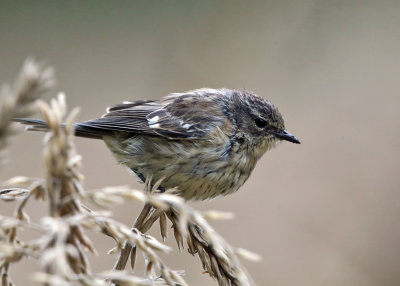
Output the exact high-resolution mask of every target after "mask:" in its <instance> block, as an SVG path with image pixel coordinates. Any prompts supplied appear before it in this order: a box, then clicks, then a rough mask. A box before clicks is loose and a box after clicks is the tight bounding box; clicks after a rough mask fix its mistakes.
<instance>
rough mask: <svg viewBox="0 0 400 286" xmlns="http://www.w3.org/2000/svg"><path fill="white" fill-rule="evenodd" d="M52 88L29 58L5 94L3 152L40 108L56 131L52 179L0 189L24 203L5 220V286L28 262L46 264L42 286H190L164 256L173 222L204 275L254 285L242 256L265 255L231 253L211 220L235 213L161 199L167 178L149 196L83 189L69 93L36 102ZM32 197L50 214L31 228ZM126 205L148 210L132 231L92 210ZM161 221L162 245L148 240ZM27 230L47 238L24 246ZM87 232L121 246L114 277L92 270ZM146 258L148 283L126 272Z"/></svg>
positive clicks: (49, 160) (1, 252) (1, 224)
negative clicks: (21, 121) (18, 121)
mask: <svg viewBox="0 0 400 286" xmlns="http://www.w3.org/2000/svg"><path fill="white" fill-rule="evenodd" d="M53 82H54V78H53V72H52V69H51V68H48V67H44V66H43V65H39V64H37V63H36V62H35V61H33V60H28V61H26V63H25V64H24V67H23V69H22V72H21V75H20V76H19V79H18V80H17V83H16V84H15V87H14V88H13V89H11V88H3V97H2V104H1V107H0V108H1V113H0V148H1V149H2V150H3V151H4V149H5V147H6V146H7V142H8V141H9V138H10V136H11V135H13V134H14V133H15V130H17V129H16V128H15V127H14V126H13V125H12V124H11V123H10V120H11V119H12V118H14V117H24V116H29V115H31V114H32V113H33V112H35V110H36V109H37V107H38V108H39V109H40V111H41V112H42V114H43V116H44V118H45V120H46V122H47V123H48V126H49V130H50V132H49V133H48V134H47V135H46V137H45V138H46V140H45V147H44V160H45V164H46V170H47V176H46V178H45V179H44V180H41V179H30V178H26V177H15V178H12V179H10V180H8V181H7V182H5V183H4V185H5V186H6V187H5V188H4V189H3V190H0V199H1V200H3V201H18V204H17V207H16V212H15V217H7V216H0V271H1V275H2V285H3V286H8V285H13V283H12V281H11V279H10V277H9V275H8V274H9V269H10V267H11V265H12V264H13V263H18V262H19V261H20V260H21V259H24V258H25V257H33V258H36V259H38V260H39V262H40V264H41V269H42V271H41V272H40V273H36V274H35V275H34V280H35V281H36V282H38V283H41V284H43V285H170V286H172V285H188V284H187V283H186V282H185V280H184V279H183V273H182V272H181V271H174V270H171V269H170V268H169V267H168V266H167V265H166V264H165V263H164V262H163V261H162V259H161V258H160V256H159V254H158V253H159V252H165V253H171V251H172V249H171V248H170V247H168V246H167V245H165V244H164V242H165V240H166V238H167V233H168V231H167V229H168V221H169V222H170V224H171V225H172V228H173V232H174V236H175V240H176V242H177V244H178V248H179V250H180V251H182V250H183V249H184V248H185V247H184V241H186V245H187V248H188V252H189V253H190V254H192V255H195V254H197V255H198V257H199V258H200V260H201V262H202V265H203V268H204V270H205V272H206V273H208V274H209V275H210V276H211V277H213V278H215V279H216V280H217V281H218V284H219V285H254V282H253V281H252V280H251V278H250V277H249V275H248V274H247V272H246V270H245V269H244V267H243V266H242V265H241V263H240V261H239V259H238V257H239V256H240V257H242V258H246V259H250V260H258V259H259V257H258V256H257V255H255V254H251V253H250V252H247V251H245V250H242V249H234V248H233V247H231V246H230V245H229V244H228V243H227V242H226V241H225V240H224V239H223V238H222V237H221V236H220V235H218V234H217V233H216V231H215V230H214V229H213V228H212V227H211V226H210V225H209V224H208V223H207V221H206V218H207V219H226V218H230V217H232V216H231V215H230V214H226V213H220V212H215V211H214V212H206V213H200V212H198V211H196V210H194V209H193V208H191V207H189V206H188V205H187V204H186V203H185V202H184V201H183V199H181V198H180V197H178V196H177V195H176V193H177V190H174V189H172V190H167V191H166V192H164V193H159V192H158V191H157V188H158V186H159V185H160V184H161V182H162V180H159V181H158V182H155V183H154V184H152V182H151V178H150V179H149V180H147V182H146V184H145V189H144V191H138V190H132V189H130V188H127V187H107V188H103V189H101V190H96V191H92V192H85V191H84V189H83V187H82V180H83V176H82V174H81V173H80V164H81V157H80V156H79V155H78V154H77V152H76V149H75V146H74V143H73V132H74V130H73V123H74V119H75V116H76V114H77V112H78V110H77V109H74V110H73V111H72V112H71V113H70V114H68V115H67V111H66V110H67V109H66V104H65V96H64V95H63V94H60V95H59V96H58V97H57V98H56V99H53V100H52V101H51V103H50V104H46V103H44V102H43V101H40V100H39V101H38V100H37V99H38V97H39V96H40V95H41V94H42V93H43V92H45V91H48V89H49V87H50V85H51V84H52V83H53ZM4 90H5V91H6V92H4ZM31 198H35V199H42V200H47V201H48V204H49V214H48V216H45V217H43V218H42V219H41V220H40V223H34V222H31V221H30V218H29V215H28V214H27V213H26V211H25V206H26V204H27V203H28V201H29V200H30V199H31ZM123 201H139V202H141V203H143V204H144V207H143V209H142V211H141V213H140V215H139V216H138V217H137V219H136V221H135V223H134V225H133V227H128V226H126V225H124V224H122V223H120V222H118V221H115V220H114V219H112V217H111V213H110V212H105V211H94V210H91V209H90V208H89V207H88V206H87V205H91V206H94V207H100V208H102V209H104V208H109V207H110V206H112V205H115V204H120V203H122V202H123ZM157 220H158V221H159V225H160V233H161V237H162V239H163V242H159V241H157V239H155V238H154V237H152V236H150V235H146V234H145V233H146V232H147V231H148V230H149V229H150V228H151V227H152V226H153V224H154V223H155V222H156V221H157ZM26 228H33V229H36V230H38V231H39V233H40V236H39V237H38V238H37V239H35V240H32V241H22V240H20V239H19V236H18V230H19V229H26ZM86 231H95V232H98V233H103V234H105V235H107V236H109V237H111V238H112V239H113V240H114V241H115V243H116V246H115V247H114V248H113V249H111V250H110V251H109V253H119V256H118V259H117V262H116V264H115V267H114V269H113V270H112V271H111V270H110V271H107V272H104V273H93V272H92V271H91V269H90V263H89V260H88V258H87V256H86V253H87V251H89V252H92V253H96V250H95V247H94V245H93V243H92V242H91V240H90V239H89V238H88V236H87V235H86V233H85V232H86ZM139 254H142V255H143V256H144V257H145V263H146V267H145V273H144V277H137V276H134V275H132V274H131V273H128V272H126V271H124V269H125V267H126V264H127V263H128V260H129V261H130V265H131V268H132V269H134V267H135V264H136V258H137V256H138V255H139Z"/></svg>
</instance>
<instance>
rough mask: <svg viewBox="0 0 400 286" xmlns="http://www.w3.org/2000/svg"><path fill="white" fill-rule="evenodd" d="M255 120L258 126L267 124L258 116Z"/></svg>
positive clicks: (262, 126)
mask: <svg viewBox="0 0 400 286" xmlns="http://www.w3.org/2000/svg"><path fill="white" fill-rule="evenodd" d="M255 122H256V125H257V127H258V128H264V127H265V126H267V122H266V121H265V120H264V119H262V118H260V117H259V118H257V119H256V121H255Z"/></svg>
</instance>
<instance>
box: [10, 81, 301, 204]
mask: <svg viewBox="0 0 400 286" xmlns="http://www.w3.org/2000/svg"><path fill="white" fill-rule="evenodd" d="M15 121H18V122H20V123H22V124H25V125H28V129H31V130H37V131H48V125H47V123H46V122H45V121H43V120H39V119H28V118H22V119H21V118H19V119H15ZM74 134H75V135H76V136H79V137H86V138H91V139H102V140H103V141H104V142H105V144H106V145H107V147H108V148H109V149H110V151H111V153H112V154H113V155H114V157H115V158H116V160H117V161H118V162H119V163H120V164H122V165H123V166H126V167H127V168H128V169H130V170H131V171H132V172H133V173H134V174H136V176H137V177H138V178H139V179H140V181H142V182H143V183H144V182H145V181H146V179H148V178H152V180H154V181H158V180H162V181H161V185H160V187H159V190H160V191H161V192H163V191H165V190H167V189H172V188H175V189H176V190H177V192H178V195H179V196H181V197H182V198H184V199H185V200H187V201H189V200H208V199H213V198H216V197H221V196H226V195H228V194H231V193H234V192H236V191H237V190H238V189H239V188H240V187H241V186H242V185H243V184H244V183H245V182H246V180H247V179H248V178H249V176H250V174H251V172H252V171H253V169H254V168H255V166H256V163H257V161H258V160H259V159H260V158H261V157H262V155H263V154H264V153H266V152H267V151H269V150H270V149H272V148H273V147H275V146H276V145H277V144H278V143H279V142H281V141H288V142H292V143H296V144H300V141H299V140H298V139H297V138H296V137H295V136H293V135H292V134H291V133H289V132H288V131H287V130H286V129H285V124H284V120H283V117H282V115H281V114H280V112H279V111H278V109H277V108H276V107H275V106H274V105H273V104H272V103H271V102H270V101H268V100H267V99H265V98H263V97H260V96H258V95H256V94H255V93H253V92H251V91H249V90H244V89H227V88H220V89H212V88H200V89H196V90H191V91H187V92H183V93H171V94H169V95H167V96H165V97H164V98H162V99H160V100H135V101H124V102H123V103H121V104H118V105H115V106H111V107H109V108H107V111H106V113H105V114H104V115H103V116H102V117H100V118H96V119H92V120H88V121H84V122H80V123H75V124H74Z"/></svg>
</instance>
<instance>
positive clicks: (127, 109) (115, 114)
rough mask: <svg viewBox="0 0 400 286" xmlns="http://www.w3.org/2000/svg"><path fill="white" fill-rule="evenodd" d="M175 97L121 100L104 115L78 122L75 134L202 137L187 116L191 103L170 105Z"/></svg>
mask: <svg viewBox="0 0 400 286" xmlns="http://www.w3.org/2000/svg"><path fill="white" fill-rule="evenodd" d="M173 104H174V100H173V99H172V100H171V99H167V100H164V101H150V100H146V101H134V102H124V103H122V104H119V105H115V106H112V107H110V108H108V109H107V113H106V114H104V115H103V117H101V118H98V119H93V120H89V121H85V122H82V123H78V124H77V125H76V133H77V135H81V136H84V135H85V133H90V135H93V133H95V134H97V135H99V136H102V135H107V134H110V133H112V132H114V131H123V132H131V133H138V134H148V135H154V136H163V137H167V138H171V139H178V138H190V139H196V138H202V136H203V135H204V131H205V130H201V129H200V128H196V127H198V126H196V124H194V123H193V120H190V116H189V117H188V116H187V115H188V114H189V113H191V111H192V109H193V107H190V106H186V107H182V106H179V107H178V109H179V110H176V108H174V107H173ZM182 115H186V116H182Z"/></svg>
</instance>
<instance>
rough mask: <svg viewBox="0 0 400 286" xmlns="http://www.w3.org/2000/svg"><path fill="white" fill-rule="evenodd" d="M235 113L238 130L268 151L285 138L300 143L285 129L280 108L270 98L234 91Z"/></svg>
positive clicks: (252, 143)
mask: <svg viewBox="0 0 400 286" xmlns="http://www.w3.org/2000/svg"><path fill="white" fill-rule="evenodd" d="M232 103H233V110H234V111H233V113H234V118H235V121H236V124H237V127H238V130H239V131H240V132H242V134H243V135H244V136H245V138H246V139H247V141H248V143H249V144H250V145H252V146H254V147H258V148H259V149H261V150H260V151H263V152H265V151H267V150H268V149H270V148H272V147H274V146H275V145H276V144H277V143H278V142H280V141H282V140H285V141H289V142H292V143H296V144H300V141H299V140H298V139H297V138H296V137H294V136H293V135H292V134H290V133H289V132H288V131H287V130H286V129H285V123H284V120H283V118H282V115H281V114H280V112H279V111H278V109H277V108H276V107H275V106H274V105H273V104H272V103H271V102H269V101H268V100H266V99H264V98H262V97H259V96H257V95H255V94H254V93H252V92H249V91H246V90H240V91H234V93H233V95H232Z"/></svg>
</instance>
